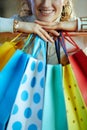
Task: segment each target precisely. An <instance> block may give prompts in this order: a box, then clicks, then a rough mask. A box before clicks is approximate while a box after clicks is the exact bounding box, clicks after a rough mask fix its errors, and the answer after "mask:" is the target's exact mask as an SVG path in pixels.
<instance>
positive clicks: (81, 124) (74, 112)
mask: <svg viewBox="0 0 87 130" xmlns="http://www.w3.org/2000/svg"><path fill="white" fill-rule="evenodd" d="M63 86H64V95H65V96H64V97H65V103H66V110H67V120H68V130H87V108H86V106H85V103H84V100H83V98H82V95H81V92H80V90H79V86H78V84H77V81H76V78H75V76H74V73H73V70H72V67H71V65H70V64H68V65H66V66H63Z"/></svg>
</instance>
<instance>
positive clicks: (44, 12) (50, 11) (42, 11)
mask: <svg viewBox="0 0 87 130" xmlns="http://www.w3.org/2000/svg"><path fill="white" fill-rule="evenodd" d="M39 11H40V14H41V15H43V16H49V15H52V14H53V13H54V10H39Z"/></svg>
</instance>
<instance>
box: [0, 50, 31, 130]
mask: <svg viewBox="0 0 87 130" xmlns="http://www.w3.org/2000/svg"><path fill="white" fill-rule="evenodd" d="M28 58H29V57H28V55H27V54H26V53H24V52H23V51H21V50H17V51H16V52H15V53H14V55H13V56H12V57H11V59H10V60H9V62H8V63H7V64H6V65H5V67H4V68H3V69H2V71H1V72H0V130H5V126H6V123H7V121H8V119H9V115H10V112H11V109H12V106H13V103H14V100H15V97H16V94H17V90H18V87H19V84H20V81H21V78H22V76H23V73H24V71H25V68H26V65H27V62H28Z"/></svg>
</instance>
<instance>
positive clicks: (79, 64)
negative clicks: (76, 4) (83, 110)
mask: <svg viewBox="0 0 87 130" xmlns="http://www.w3.org/2000/svg"><path fill="white" fill-rule="evenodd" d="M66 35H67V36H68V38H70V39H71V37H70V35H69V34H68V33H66ZM74 43H75V42H74ZM75 44H76V43H75ZM68 57H69V61H70V64H71V66H72V69H73V71H74V74H75V77H76V80H77V83H78V86H79V88H80V91H81V94H82V96H83V98H84V101H85V104H86V105H87V67H86V66H87V56H86V55H85V53H84V52H83V50H82V49H81V48H79V47H78V50H77V51H75V52H74V53H73V54H70V55H68Z"/></svg>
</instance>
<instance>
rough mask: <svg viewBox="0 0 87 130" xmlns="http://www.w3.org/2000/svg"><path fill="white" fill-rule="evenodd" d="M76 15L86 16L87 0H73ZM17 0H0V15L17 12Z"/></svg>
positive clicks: (7, 15)
mask: <svg viewBox="0 0 87 130" xmlns="http://www.w3.org/2000/svg"><path fill="white" fill-rule="evenodd" d="M73 1H74V9H75V12H76V15H77V16H87V0H73ZM19 7H20V6H19V0H0V17H1V16H2V17H11V16H12V15H13V14H16V13H17V12H18V8H19Z"/></svg>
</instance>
